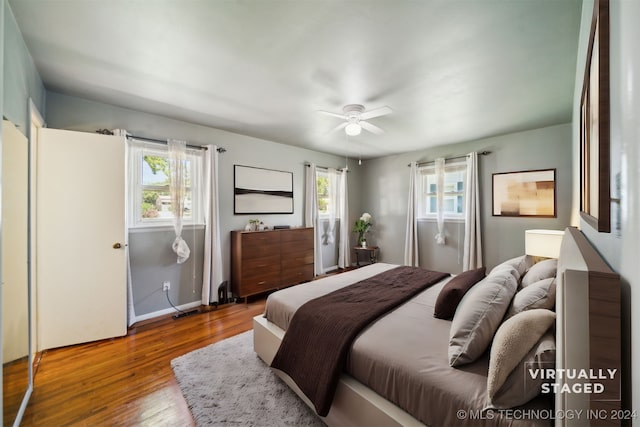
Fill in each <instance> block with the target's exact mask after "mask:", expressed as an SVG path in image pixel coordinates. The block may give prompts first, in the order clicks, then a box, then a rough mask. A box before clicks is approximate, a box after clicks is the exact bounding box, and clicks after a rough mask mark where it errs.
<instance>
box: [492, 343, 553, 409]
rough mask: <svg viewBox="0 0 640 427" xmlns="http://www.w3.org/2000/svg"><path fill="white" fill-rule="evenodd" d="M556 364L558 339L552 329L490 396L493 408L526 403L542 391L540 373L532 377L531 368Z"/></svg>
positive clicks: (549, 366)
mask: <svg viewBox="0 0 640 427" xmlns="http://www.w3.org/2000/svg"><path fill="white" fill-rule="evenodd" d="M555 366H556V339H555V337H554V336H553V333H552V332H551V331H549V332H547V333H545V334H544V335H543V336H542V338H540V340H539V341H538V342H537V343H536V344H535V345H534V346H533V348H532V349H531V350H530V351H529V352H528V353H527V355H526V356H525V357H524V358H523V359H522V360H521V361H520V363H519V364H518V365H517V366H516V367H515V369H514V370H513V371H511V373H510V374H509V376H508V377H507V379H506V380H505V382H504V384H502V387H500V389H499V390H498V391H497V392H495V394H494V395H493V396H490V397H489V404H490V406H491V407H492V408H497V409H508V408H514V407H516V406H520V405H524V404H525V403H527V402H528V401H530V400H531V399H533V398H534V397H536V396H537V395H538V394H540V391H542V384H544V383H545V382H548V381H549V380H543V379H542V377H541V376H540V375H538V376H536V378H532V376H531V375H530V374H529V369H553V368H555Z"/></svg>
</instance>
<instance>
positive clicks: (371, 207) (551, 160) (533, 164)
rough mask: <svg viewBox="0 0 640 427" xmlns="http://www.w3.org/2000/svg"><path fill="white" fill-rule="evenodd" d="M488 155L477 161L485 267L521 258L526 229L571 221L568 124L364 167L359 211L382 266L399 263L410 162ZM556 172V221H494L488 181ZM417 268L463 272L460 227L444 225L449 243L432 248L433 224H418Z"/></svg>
mask: <svg viewBox="0 0 640 427" xmlns="http://www.w3.org/2000/svg"><path fill="white" fill-rule="evenodd" d="M484 150H487V151H491V154H489V155H487V156H479V174H480V197H481V200H482V202H481V204H482V209H481V216H482V218H481V219H482V234H483V236H482V238H483V253H484V265H486V266H487V267H489V268H491V267H493V266H495V265H496V264H498V263H500V262H501V261H504V260H505V259H508V258H511V257H514V256H517V255H521V254H523V253H524V230H527V229H531V228H545V229H564V227H566V226H567V225H569V222H570V214H571V206H570V204H569V203H566V202H565V201H566V200H570V198H571V191H572V174H571V125H570V124H562V125H557V126H551V127H547V128H543V129H535V130H531V131H526V132H518V133H513V134H509V135H503V136H498V137H493V138H486V139H481V140H477V141H471V142H465V143H459V144H452V145H447V146H441V147H434V148H430V149H426V150H423V151H418V152H413V153H405V154H401V155H397V156H390V157H384V158H379V159H374V160H369V161H367V162H365V170H364V175H363V177H362V179H363V182H364V183H365V191H363V194H364V195H363V200H362V206H363V209H364V210H366V211H368V212H369V213H371V214H372V215H373V219H374V222H375V225H374V231H373V233H372V236H371V239H370V240H372V241H373V243H374V244H377V245H378V246H380V259H381V260H382V261H384V262H391V263H403V260H404V235H405V227H406V217H407V194H408V191H409V168H408V167H407V165H408V164H409V162H411V161H413V160H415V161H418V162H420V161H430V160H434V159H435V158H436V157H455V156H459V155H464V154H466V153H469V152H471V151H478V152H480V151H484ZM548 168H555V169H556V188H557V200H558V212H557V217H556V218H507V217H493V216H492V211H491V180H492V174H493V173H496V172H512V171H522V170H532V169H548ZM418 233H419V234H418V235H419V244H420V265H421V266H422V267H425V268H431V269H435V270H443V271H447V272H451V273H458V272H460V271H461V263H462V248H461V246H462V243H463V241H464V225H463V224H462V223H454V222H450V223H446V225H445V233H446V237H447V243H446V245H445V246H444V247H442V246H438V245H437V244H436V243H435V240H434V236H435V234H436V223H435V221H420V223H419V225H418Z"/></svg>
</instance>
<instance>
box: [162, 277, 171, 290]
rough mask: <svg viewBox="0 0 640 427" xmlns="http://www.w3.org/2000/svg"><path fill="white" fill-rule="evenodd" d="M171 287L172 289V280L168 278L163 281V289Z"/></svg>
mask: <svg viewBox="0 0 640 427" xmlns="http://www.w3.org/2000/svg"><path fill="white" fill-rule="evenodd" d="M169 289H171V282H170V281H168V280H165V281H164V282H162V290H163V291H165V292H166V291H168V290H169Z"/></svg>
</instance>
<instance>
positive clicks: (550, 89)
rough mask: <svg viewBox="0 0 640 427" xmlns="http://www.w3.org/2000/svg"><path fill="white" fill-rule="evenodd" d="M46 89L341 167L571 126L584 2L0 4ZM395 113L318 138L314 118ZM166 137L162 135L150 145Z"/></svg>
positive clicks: (325, 125)
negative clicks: (324, 155) (336, 158)
mask: <svg viewBox="0 0 640 427" xmlns="http://www.w3.org/2000/svg"><path fill="white" fill-rule="evenodd" d="M10 5H11V8H12V10H13V12H14V14H15V16H16V19H17V21H18V25H19V26H20V29H21V30H22V33H23V35H24V38H25V41H26V43H27V46H28V48H29V50H30V52H31V54H32V55H33V58H34V61H35V64H36V67H37V68H38V71H39V72H40V75H41V77H42V79H43V81H44V84H45V86H46V88H47V89H48V90H52V91H56V92H61V93H66V94H71V95H76V96H80V97H84V98H88V99H94V100H97V101H102V102H106V103H110V104H114V105H119V106H123V107H128V108H132V109H136V110H140V111H145V112H150V113H155V114H161V115H163V116H168V117H172V118H176V119H180V120H184V121H188V122H192V123H198V124H203V125H206V126H211V127H215V128H219V129H224V130H228V131H231V132H236V133H240V134H245V135H250V136H254V137H258V138H263V139H268V140H272V141H277V142H281V143H285V144H291V145H297V146H302V147H307V148H310V149H313V150H318V151H323V152H329V153H335V154H340V155H361V156H363V157H377V156H383V155H388V154H391V153H398V152H405V151H412V150H419V149H422V148H426V147H429V146H435V145H442V144H448V143H454V142H463V141H468V140H472V139H478V138H482V137H487V136H492V135H499V134H504V133H509V132H514V131H519V130H525V129H532V128H537V127H543V126H548V125H553V124H557V123H565V122H568V121H570V120H571V103H572V99H573V87H574V79H575V67H576V52H577V44H578V30H579V23H580V13H581V10H580V7H581V1H580V0H449V1H445V0H422V1H416V0H414V1H401V0H360V1H358V0H352V1H347V0H343V1H338V0H306V1H301V0H298V1H295V0H208V1H207V0H102V1H97V0H48V1H45V0H10ZM350 103H359V104H364V105H365V107H366V108H367V109H373V108H377V107H380V106H383V105H388V106H390V107H391V108H392V109H393V110H394V112H393V114H391V115H389V116H385V117H379V118H376V119H372V120H371V123H373V124H375V125H377V126H380V127H381V128H383V129H385V131H386V133H385V134H384V135H381V136H377V135H373V134H370V133H367V132H364V131H363V133H362V134H361V135H360V136H357V137H350V138H349V139H348V140H347V137H346V136H345V134H344V132H338V133H334V134H330V135H327V134H326V133H327V131H329V130H330V129H332V128H334V127H335V126H336V125H338V124H339V123H340V121H339V119H337V118H333V117H328V116H323V115H321V114H318V113H317V110H329V111H335V112H341V109H342V106H343V105H345V104H350ZM154 136H157V137H162V135H154Z"/></svg>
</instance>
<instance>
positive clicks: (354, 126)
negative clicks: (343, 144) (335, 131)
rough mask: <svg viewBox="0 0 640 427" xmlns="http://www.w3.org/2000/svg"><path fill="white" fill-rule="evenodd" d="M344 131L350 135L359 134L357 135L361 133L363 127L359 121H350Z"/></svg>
mask: <svg viewBox="0 0 640 427" xmlns="http://www.w3.org/2000/svg"><path fill="white" fill-rule="evenodd" d="M344 131H345V132H346V133H347V135H349V136H357V135H360V132H361V131H362V127H361V126H360V125H359V124H358V123H349V124H348V125H347V126H346V127H345V128H344Z"/></svg>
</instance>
